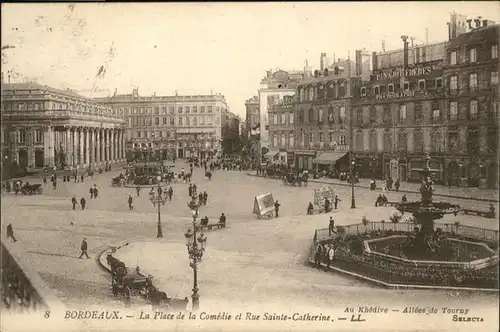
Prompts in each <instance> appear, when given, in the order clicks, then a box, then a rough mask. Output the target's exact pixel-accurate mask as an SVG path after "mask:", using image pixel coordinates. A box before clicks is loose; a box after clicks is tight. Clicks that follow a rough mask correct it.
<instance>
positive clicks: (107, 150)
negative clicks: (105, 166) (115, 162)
mask: <svg viewBox="0 0 500 332" xmlns="http://www.w3.org/2000/svg"><path fill="white" fill-rule="evenodd" d="M104 136H106V162H108V163H109V162H110V161H111V158H110V155H109V151H110V148H111V146H110V140H111V131H110V130H109V129H106V133H105V135H104Z"/></svg>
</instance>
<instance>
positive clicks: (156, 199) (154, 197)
mask: <svg viewBox="0 0 500 332" xmlns="http://www.w3.org/2000/svg"><path fill="white" fill-rule="evenodd" d="M156 180H157V183H158V187H157V188H156V192H154V191H153V192H151V193H150V195H149V201H150V202H151V203H152V204H153V206H157V207H158V233H157V234H156V237H157V238H160V237H163V232H162V229H161V215H160V205H165V202H166V201H167V197H166V196H165V195H162V194H163V190H162V189H161V175H158V176H157V177H156Z"/></svg>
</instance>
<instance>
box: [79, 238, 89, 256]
mask: <svg viewBox="0 0 500 332" xmlns="http://www.w3.org/2000/svg"><path fill="white" fill-rule="evenodd" d="M80 249H81V250H82V253H81V254H80V257H78V259H82V257H83V255H85V256H87V258H90V257H89V255H88V254H87V249H88V245H87V238H85V237H84V238H83V241H82V245H81V246H80Z"/></svg>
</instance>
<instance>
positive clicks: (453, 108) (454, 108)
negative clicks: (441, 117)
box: [450, 101, 458, 120]
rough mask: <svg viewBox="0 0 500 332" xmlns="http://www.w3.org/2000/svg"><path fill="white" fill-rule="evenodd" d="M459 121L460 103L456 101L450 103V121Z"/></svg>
mask: <svg viewBox="0 0 500 332" xmlns="http://www.w3.org/2000/svg"><path fill="white" fill-rule="evenodd" d="M457 119H458V103H457V102H456V101H450V120H457Z"/></svg>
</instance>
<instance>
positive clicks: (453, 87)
mask: <svg viewBox="0 0 500 332" xmlns="http://www.w3.org/2000/svg"><path fill="white" fill-rule="evenodd" d="M450 90H451V91H457V90H458V77H457V76H451V77H450Z"/></svg>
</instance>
